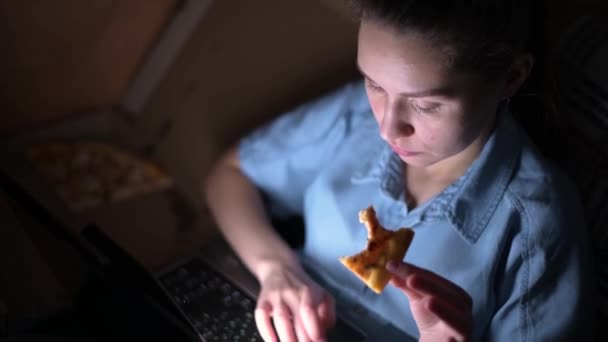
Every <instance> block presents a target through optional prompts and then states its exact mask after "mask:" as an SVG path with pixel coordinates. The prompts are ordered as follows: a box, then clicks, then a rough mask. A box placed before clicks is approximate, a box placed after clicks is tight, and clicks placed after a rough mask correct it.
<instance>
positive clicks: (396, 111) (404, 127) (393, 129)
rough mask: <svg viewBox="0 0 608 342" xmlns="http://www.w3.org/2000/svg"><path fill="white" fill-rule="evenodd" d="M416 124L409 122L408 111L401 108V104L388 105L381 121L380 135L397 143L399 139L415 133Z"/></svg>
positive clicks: (390, 141)
mask: <svg viewBox="0 0 608 342" xmlns="http://www.w3.org/2000/svg"><path fill="white" fill-rule="evenodd" d="M414 131H415V130H414V126H412V124H411V123H409V119H408V115H407V113H404V112H403V111H401V110H400V108H399V106H396V105H392V106H386V107H385V111H384V115H383V116H382V122H381V123H380V136H381V137H382V138H383V139H384V140H386V141H388V142H389V143H395V142H396V141H397V139H399V138H403V137H408V136H411V135H412V134H414Z"/></svg>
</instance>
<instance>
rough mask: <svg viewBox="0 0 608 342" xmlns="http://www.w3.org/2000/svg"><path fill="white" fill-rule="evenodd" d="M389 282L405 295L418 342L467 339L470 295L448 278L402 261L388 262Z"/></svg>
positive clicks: (471, 317) (471, 305) (471, 319)
mask: <svg viewBox="0 0 608 342" xmlns="http://www.w3.org/2000/svg"><path fill="white" fill-rule="evenodd" d="M386 268H387V269H388V270H389V272H391V273H392V278H391V284H392V285H394V286H395V287H397V288H399V289H400V290H401V291H403V293H404V294H405V295H406V296H407V297H408V298H409V301H410V309H411V311H412V315H413V316H414V320H416V325H417V326H418V331H419V333H420V341H468V340H469V338H470V335H471V330H472V325H473V322H472V321H473V310H472V309H473V301H472V299H471V296H470V295H469V294H468V293H467V292H466V291H465V290H463V289H462V288H461V287H459V286H458V285H456V284H454V283H452V282H451V281H449V280H447V279H445V278H443V277H441V276H439V275H437V274H435V273H433V272H431V271H428V270H425V269H422V268H419V267H416V266H413V265H411V264H406V263H403V262H390V263H388V264H387V266H386Z"/></svg>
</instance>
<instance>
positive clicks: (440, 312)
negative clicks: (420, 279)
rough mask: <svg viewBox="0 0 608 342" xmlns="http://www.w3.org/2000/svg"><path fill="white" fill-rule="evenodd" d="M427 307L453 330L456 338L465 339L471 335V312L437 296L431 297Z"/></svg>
mask: <svg viewBox="0 0 608 342" xmlns="http://www.w3.org/2000/svg"><path fill="white" fill-rule="evenodd" d="M427 309H428V310H429V311H430V312H432V313H433V314H435V315H436V316H437V317H438V318H439V320H441V321H442V322H443V324H445V325H446V326H447V327H448V328H449V329H450V330H451V331H452V335H453V336H454V337H455V339H456V340H458V341H463V340H465V338H466V337H467V336H469V334H470V331H471V328H472V320H473V319H472V315H471V314H470V313H463V312H461V311H459V310H457V309H456V308H454V307H453V306H452V305H450V304H449V303H447V302H444V301H442V300H441V299H439V298H436V297H431V298H430V300H429V301H428V303H427Z"/></svg>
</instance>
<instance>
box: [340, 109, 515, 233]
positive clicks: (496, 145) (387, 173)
mask: <svg viewBox="0 0 608 342" xmlns="http://www.w3.org/2000/svg"><path fill="white" fill-rule="evenodd" d="M519 134H520V133H519V131H518V129H517V126H516V125H515V123H514V122H513V119H512V118H511V115H510V114H509V113H505V112H502V113H500V114H499V115H498V116H497V123H496V128H495V129H494V131H493V133H492V134H491V135H490V137H489V138H488V140H487V142H486V143H485V145H484V147H483V148H482V151H481V153H480V154H479V156H478V157H477V159H476V160H475V161H474V162H473V164H471V166H470V167H469V169H468V170H467V172H466V173H465V174H464V175H463V176H462V177H461V178H459V179H458V180H457V181H456V182H454V183H453V184H452V185H450V186H449V187H448V188H446V189H445V190H444V191H442V192H441V193H440V194H439V195H438V196H436V197H435V198H434V199H432V200H431V203H428V205H423V207H421V208H420V209H423V210H422V211H423V212H421V213H420V214H421V216H422V217H423V218H424V217H428V218H431V219H432V218H438V217H442V218H445V219H447V220H448V221H449V222H450V223H451V224H452V225H453V226H454V228H455V229H456V230H457V231H458V232H459V234H460V235H461V236H462V237H463V238H464V239H465V240H467V241H469V242H471V243H474V242H475V241H477V239H478V238H479V236H480V235H481V233H482V232H483V231H484V230H485V227H486V226H487V225H488V222H489V220H490V218H491V216H492V214H493V213H494V211H495V210H496V207H497V206H498V203H499V202H500V200H501V198H502V197H503V194H504V192H505V190H506V188H507V185H508V183H509V180H510V179H511V176H512V174H513V172H514V170H515V167H516V163H517V160H518V158H519V154H520V152H521V139H520V136H519ZM369 143H371V144H374V146H372V149H371V150H372V151H373V152H372V153H370V158H369V159H368V160H366V161H365V162H363V163H361V165H362V166H361V167H360V168H359V169H358V170H356V171H355V173H354V174H353V176H352V177H351V182H353V183H354V184H361V183H367V182H372V181H378V182H379V183H380V189H381V191H382V192H383V193H384V194H385V195H388V196H389V197H390V198H392V199H393V200H402V197H401V195H402V192H403V181H402V177H401V175H402V172H403V170H402V163H401V161H400V159H399V157H398V156H397V155H396V154H395V153H394V152H393V151H392V150H391V149H390V148H389V146H388V145H387V144H386V143H385V142H384V141H383V140H382V139H380V138H379V135H376V138H374V139H370V141H369ZM472 208H475V209H474V210H473V209H472Z"/></svg>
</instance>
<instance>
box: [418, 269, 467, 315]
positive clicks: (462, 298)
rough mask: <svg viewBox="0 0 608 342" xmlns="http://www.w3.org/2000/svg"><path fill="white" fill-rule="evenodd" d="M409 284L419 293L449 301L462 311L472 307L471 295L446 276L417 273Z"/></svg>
mask: <svg viewBox="0 0 608 342" xmlns="http://www.w3.org/2000/svg"><path fill="white" fill-rule="evenodd" d="M407 284H408V285H409V287H410V288H412V289H413V290H416V291H417V292H418V293H422V294H424V295H427V296H432V297H437V298H441V299H443V300H444V301H449V302H450V303H452V305H454V306H456V307H457V308H459V309H460V310H462V311H465V312H466V311H470V310H471V308H472V300H471V296H469V294H468V293H467V292H466V291H464V290H463V289H461V288H460V287H458V286H457V285H455V284H454V283H452V282H450V281H449V280H447V279H445V278H441V277H439V276H431V275H429V274H428V273H420V274H418V273H415V274H412V276H411V277H410V278H409V279H408V280H407Z"/></svg>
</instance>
